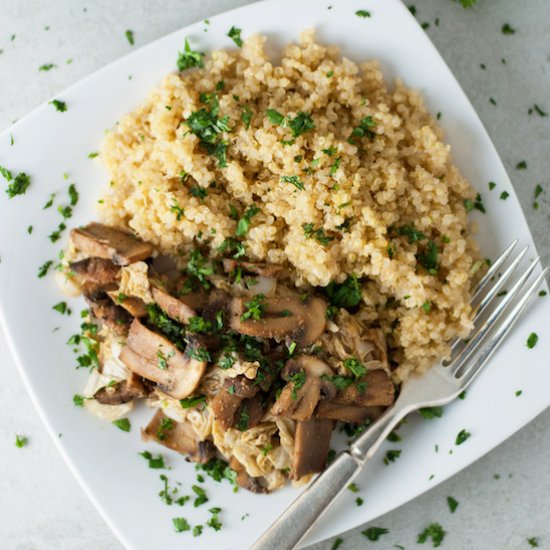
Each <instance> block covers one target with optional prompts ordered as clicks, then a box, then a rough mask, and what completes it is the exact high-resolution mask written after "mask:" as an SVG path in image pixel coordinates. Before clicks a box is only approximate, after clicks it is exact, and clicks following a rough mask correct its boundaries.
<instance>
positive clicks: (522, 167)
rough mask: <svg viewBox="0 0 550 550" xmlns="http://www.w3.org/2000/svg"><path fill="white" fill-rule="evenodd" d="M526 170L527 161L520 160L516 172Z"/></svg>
mask: <svg viewBox="0 0 550 550" xmlns="http://www.w3.org/2000/svg"><path fill="white" fill-rule="evenodd" d="M526 169H527V161H526V160H522V161H520V162H518V163H517V164H516V170H526Z"/></svg>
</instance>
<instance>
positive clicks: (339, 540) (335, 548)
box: [330, 537, 344, 550]
mask: <svg viewBox="0 0 550 550" xmlns="http://www.w3.org/2000/svg"><path fill="white" fill-rule="evenodd" d="M343 542H344V539H343V538H341V537H336V538H335V539H334V542H333V543H332V546H331V547H330V550H338V548H340V546H342V543H343Z"/></svg>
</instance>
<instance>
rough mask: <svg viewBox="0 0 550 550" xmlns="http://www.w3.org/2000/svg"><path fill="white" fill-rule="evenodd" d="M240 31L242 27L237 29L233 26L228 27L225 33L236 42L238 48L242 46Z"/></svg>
mask: <svg viewBox="0 0 550 550" xmlns="http://www.w3.org/2000/svg"><path fill="white" fill-rule="evenodd" d="M241 32H242V29H239V28H238V27H234V26H233V27H231V28H230V29H229V32H228V33H227V36H229V38H231V40H233V42H235V44H237V46H239V48H242V45H243V40H242V38H241Z"/></svg>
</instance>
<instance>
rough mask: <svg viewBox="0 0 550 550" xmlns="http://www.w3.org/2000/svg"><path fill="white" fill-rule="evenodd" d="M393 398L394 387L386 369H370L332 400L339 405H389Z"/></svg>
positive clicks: (391, 403)
mask: <svg viewBox="0 0 550 550" xmlns="http://www.w3.org/2000/svg"><path fill="white" fill-rule="evenodd" d="M364 384H366V387H365V385H364ZM394 398H395V387H394V385H393V382H392V381H391V380H390V379H389V377H388V375H387V373H386V371H383V370H371V371H369V372H367V374H366V375H365V376H362V377H361V378H359V379H357V381H355V382H353V384H350V385H349V386H348V387H347V388H345V389H344V390H341V391H339V392H338V394H337V396H336V397H335V398H334V399H333V401H334V402H335V403H339V404H341V405H358V406H360V407H389V406H390V405H393V402H394Z"/></svg>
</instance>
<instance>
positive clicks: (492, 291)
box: [472, 246, 529, 320]
mask: <svg viewBox="0 0 550 550" xmlns="http://www.w3.org/2000/svg"><path fill="white" fill-rule="evenodd" d="M528 250H529V247H528V246H526V247H524V248H523V249H522V250H521V251H520V252H519V254H518V255H517V257H516V259H515V260H514V261H513V262H512V263H511V264H510V266H509V267H508V269H506V271H505V272H504V273H503V274H502V275H501V276H500V277H499V278H498V279H497V280H496V282H495V284H494V285H492V286H491V288H489V290H488V291H487V293H486V294H485V295H484V296H482V295H481V293H479V303H477V304H476V303H475V302H473V300H472V306H473V307H477V311H476V315H475V318H477V317H479V316H480V315H481V313H483V310H484V309H485V308H486V307H487V304H489V302H490V301H491V300H492V299H493V298H494V297H495V296H496V294H497V293H498V291H499V290H500V289H501V288H502V287H503V286H504V283H506V281H507V280H508V279H509V278H510V276H511V275H512V273H514V271H515V270H516V268H517V266H518V265H519V264H520V262H521V260H523V257H524V256H525V254H527V251H528ZM475 318H474V320H475Z"/></svg>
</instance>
